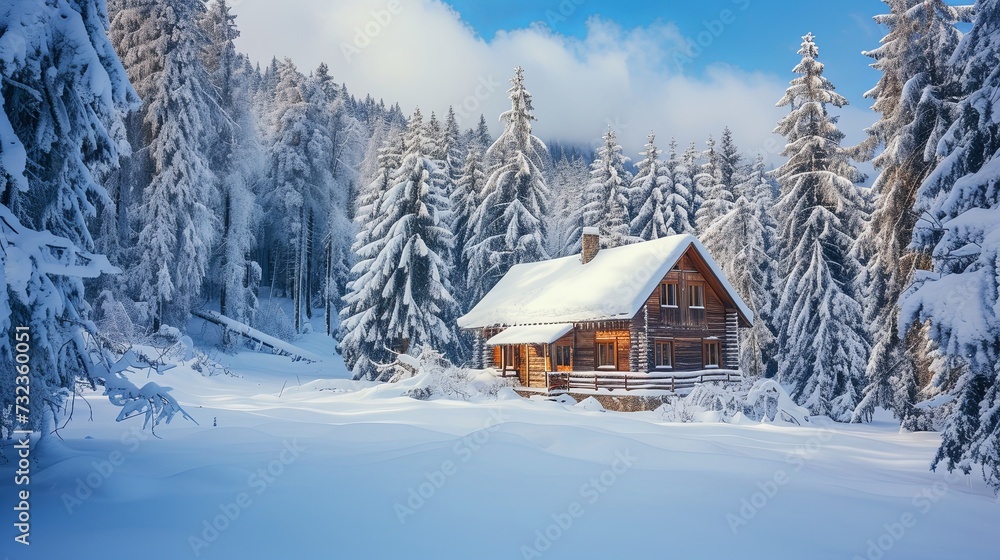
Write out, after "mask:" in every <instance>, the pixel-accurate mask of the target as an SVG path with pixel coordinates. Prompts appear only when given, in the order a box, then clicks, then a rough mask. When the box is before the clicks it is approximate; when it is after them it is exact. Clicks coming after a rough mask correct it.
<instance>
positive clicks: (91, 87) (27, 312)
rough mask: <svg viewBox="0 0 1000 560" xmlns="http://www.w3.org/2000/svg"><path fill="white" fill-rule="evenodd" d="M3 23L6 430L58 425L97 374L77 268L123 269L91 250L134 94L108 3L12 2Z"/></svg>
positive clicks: (2, 391) (0, 96) (1, 318)
mask: <svg viewBox="0 0 1000 560" xmlns="http://www.w3.org/2000/svg"><path fill="white" fill-rule="evenodd" d="M0 29H2V30H3V32H2V34H0V371H3V372H4V375H3V376H0V439H7V438H9V437H11V435H12V434H11V432H12V430H13V429H15V428H18V427H21V428H24V429H28V430H36V431H38V432H40V433H41V434H42V435H43V436H45V435H47V434H49V433H51V429H52V428H53V424H52V422H53V420H54V419H55V415H56V414H57V413H58V412H59V411H60V410H61V408H62V406H63V403H64V400H65V398H66V397H67V396H68V395H70V394H72V391H73V390H74V387H75V385H76V382H77V380H78V379H80V378H87V377H91V382H93V381H94V380H93V379H92V378H93V374H94V371H93V368H87V367H86V364H88V363H90V360H89V356H88V355H87V354H88V348H87V347H86V346H85V342H84V341H85V338H86V336H87V334H88V333H93V331H94V325H93V323H92V322H90V316H89V312H90V308H89V305H88V304H87V302H86V301H85V300H84V286H83V280H82V279H83V278H94V277H97V276H99V275H101V274H103V273H114V272H118V270H117V269H115V268H114V267H112V266H111V264H110V263H109V262H108V260H107V259H106V258H105V257H104V256H102V255H99V254H95V253H94V252H93V251H94V248H95V246H96V243H95V240H94V239H93V237H92V235H91V232H90V229H89V228H90V225H91V222H90V220H92V219H93V218H95V217H96V216H97V215H98V213H99V211H100V210H101V208H102V207H103V206H105V205H107V204H109V203H111V202H112V201H113V199H111V198H110V197H109V195H108V193H107V192H106V191H105V189H104V188H103V187H102V186H101V185H100V184H98V182H97V181H96V180H95V178H96V177H101V176H105V175H106V174H107V173H108V172H109V171H110V169H111V168H112V167H114V166H116V165H117V162H118V159H119V156H120V155H123V154H127V153H128V152H129V145H128V143H127V142H126V140H125V134H124V126H123V123H122V120H121V115H123V114H124V113H125V112H126V111H128V110H131V109H135V108H136V107H137V106H138V98H137V96H136V94H135V91H134V90H133V89H132V87H131V86H130V85H129V82H128V78H127V76H126V75H125V71H124V69H123V68H122V66H121V63H120V62H119V60H118V57H117V56H116V55H115V52H114V50H113V49H112V47H111V44H110V42H109V41H108V38H107V36H106V34H105V32H106V31H105V30H106V29H107V16H106V14H105V11H104V4H103V2H100V1H89V0H75V1H72V2H63V3H44V2H34V1H29V0H13V1H12V2H10V1H9V2H6V3H5V5H4V7H3V8H2V9H0ZM19 327H28V330H27V331H23V330H22V329H19ZM25 332H26V333H27V334H28V335H29V336H30V340H27V341H25V340H24V338H23V335H24V334H25ZM15 342H28V344H29V345H30V350H31V351H30V358H31V364H30V366H31V367H30V369H31V376H30V384H29V386H28V387H27V389H28V390H29V391H30V396H31V406H30V407H29V408H30V415H29V418H28V419H27V420H24V419H18V418H17V417H16V416H15V414H14V412H15V404H20V405H23V404H24V403H23V399H15V397H16V395H17V394H21V393H17V392H15V386H14V384H15V376H14V374H15V372H17V369H16V367H15V366H16V365H18V362H17V361H16V360H15V355H14V351H15V349H16V348H15V346H14V343H15ZM15 400H16V402H15Z"/></svg>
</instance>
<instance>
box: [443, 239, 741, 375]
mask: <svg viewBox="0 0 1000 560" xmlns="http://www.w3.org/2000/svg"><path fill="white" fill-rule="evenodd" d="M582 248H583V250H582V252H581V254H580V255H574V256H570V257H564V258H560V259H553V260H549V261H543V262H537V263H529V264H520V265H516V266H514V267H512V268H511V269H510V271H508V273H507V274H506V275H505V276H504V277H503V278H502V279H501V280H500V282H499V283H498V284H497V285H496V286H495V287H494V288H493V289H492V290H491V291H490V292H489V293H488V294H487V295H486V296H485V297H484V298H483V299H482V301H480V302H479V303H478V304H477V305H476V306H475V307H474V308H473V309H472V310H471V311H470V312H469V313H468V314H466V315H464V316H463V317H461V318H459V319H458V324H459V326H460V327H462V328H465V329H469V330H475V331H477V333H478V334H479V335H480V336H482V337H483V338H484V340H485V353H484V354H485V355H484V361H485V362H486V365H487V366H488V367H494V368H497V369H498V370H500V371H501V372H503V374H504V375H511V376H513V375H516V376H517V378H518V379H519V381H520V384H521V385H522V386H524V387H534V388H539V389H547V390H554V389H573V388H593V389H595V390H598V389H602V388H604V389H619V388H620V389H626V390H628V389H654V390H655V389H661V390H676V389H678V388H689V387H690V386H691V385H692V384H694V383H697V382H701V381H709V380H722V381H734V380H738V379H739V378H740V372H739V336H738V329H740V328H748V327H750V326H752V322H753V313H751V312H750V310H749V309H748V307H747V305H746V304H745V303H744V302H743V300H742V299H740V297H739V295H737V294H736V291H735V290H734V289H733V287H732V285H730V283H729V281H728V280H727V279H726V278H725V276H724V274H723V273H722V270H721V268H720V267H719V266H718V264H717V263H716V262H715V261H714V260H713V259H712V257H711V255H709V254H708V251H706V250H705V247H704V246H703V245H702V244H701V243H700V242H699V241H698V240H697V239H696V238H695V237H693V236H691V235H675V236H670V237H666V238H662V239H657V240H653V241H646V242H642V243H636V244H633V245H625V246H622V247H615V248H611V249H603V250H602V249H601V248H600V236H599V234H598V233H597V231H596V228H585V229H584V235H583V243H582Z"/></svg>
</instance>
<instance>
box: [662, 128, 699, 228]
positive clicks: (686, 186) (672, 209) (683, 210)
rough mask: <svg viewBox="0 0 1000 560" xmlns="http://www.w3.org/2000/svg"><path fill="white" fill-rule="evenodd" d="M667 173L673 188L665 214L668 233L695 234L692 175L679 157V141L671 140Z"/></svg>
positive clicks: (666, 204)
mask: <svg viewBox="0 0 1000 560" xmlns="http://www.w3.org/2000/svg"><path fill="white" fill-rule="evenodd" d="M667 173H669V175H670V177H671V180H672V181H671V183H672V186H671V188H670V191H669V192H668V193H667V195H666V200H665V205H664V212H665V219H664V222H665V224H666V227H667V230H668V231H673V232H674V233H676V234H683V233H694V227H693V226H692V224H693V223H694V209H693V208H692V206H691V203H692V200H694V191H693V190H692V189H693V186H694V185H693V184H692V182H691V173H690V172H689V171H688V167H687V165H686V164H685V163H684V162H683V161H682V160H681V158H679V157H678V155H677V141H676V140H674V139H673V138H671V139H670V155H669V156H668V157H667Z"/></svg>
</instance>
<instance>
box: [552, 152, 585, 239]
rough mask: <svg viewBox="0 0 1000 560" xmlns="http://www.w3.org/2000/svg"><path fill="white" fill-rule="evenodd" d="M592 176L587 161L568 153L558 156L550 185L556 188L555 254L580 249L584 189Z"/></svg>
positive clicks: (553, 206) (553, 232) (554, 198)
mask: <svg viewBox="0 0 1000 560" xmlns="http://www.w3.org/2000/svg"><path fill="white" fill-rule="evenodd" d="M589 179H590V169H589V167H588V165H587V162H585V161H584V160H583V158H582V157H580V156H572V157H571V156H568V155H566V154H565V153H564V154H563V155H562V156H560V157H559V159H557V160H556V162H555V164H554V165H553V169H552V178H551V180H550V182H549V185H550V186H551V189H552V199H553V200H552V213H551V214H552V221H551V224H550V227H549V249H548V251H549V254H550V255H552V256H553V257H556V256H566V255H573V254H576V253H579V252H580V242H581V239H580V236H581V235H582V233H583V209H584V204H583V203H582V202H581V201H582V200H584V190H585V188H586V186H587V182H588V181H589Z"/></svg>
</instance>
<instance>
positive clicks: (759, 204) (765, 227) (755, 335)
mask: <svg viewBox="0 0 1000 560" xmlns="http://www.w3.org/2000/svg"><path fill="white" fill-rule="evenodd" d="M771 188H772V187H771V184H770V180H769V179H768V177H767V172H766V171H765V170H764V159H763V157H758V158H757V160H756V161H755V162H754V164H753V166H752V167H751V170H750V172H749V173H748V174H747V177H746V180H745V181H744V182H742V183H740V184H739V185H738V186H737V188H736V190H737V192H739V193H740V194H739V197H738V198H737V199H736V202H735V203H734V204H733V207H732V208H731V209H730V210H729V212H727V213H726V214H725V215H724V216H722V217H721V218H720V219H719V220H718V221H716V222H715V223H713V224H712V225H711V226H710V227H709V228H708V230H707V231H706V232H705V235H704V238H703V242H705V244H706V246H709V245H711V247H713V248H712V249H711V252H712V256H713V257H714V258H715V260H716V262H718V263H720V264H721V266H722V269H723V271H724V272H725V273H726V277H727V278H729V280H730V282H731V283H732V284H733V287H734V288H736V291H737V292H738V293H739V294H740V297H742V298H743V300H744V301H745V302H747V304H748V305H749V306H750V309H751V311H753V313H754V317H755V319H754V326H753V328H752V329H748V330H744V331H741V332H740V348H741V350H742V353H741V356H740V366H741V368H742V369H743V371H746V372H749V373H751V374H753V375H754V376H757V377H772V376H773V375H774V374H775V372H776V370H777V361H776V360H775V356H777V354H778V351H777V350H778V349H777V344H776V342H777V338H776V336H775V332H774V310H775V306H776V303H777V302H776V293H775V290H776V286H777V284H778V277H777V264H778V263H777V261H776V260H775V259H774V256H773V254H774V235H775V231H776V227H775V224H774V221H773V218H772V217H771V214H770V208H771V206H772V204H773V201H774V199H773V197H772V195H771V192H772V191H771Z"/></svg>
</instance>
